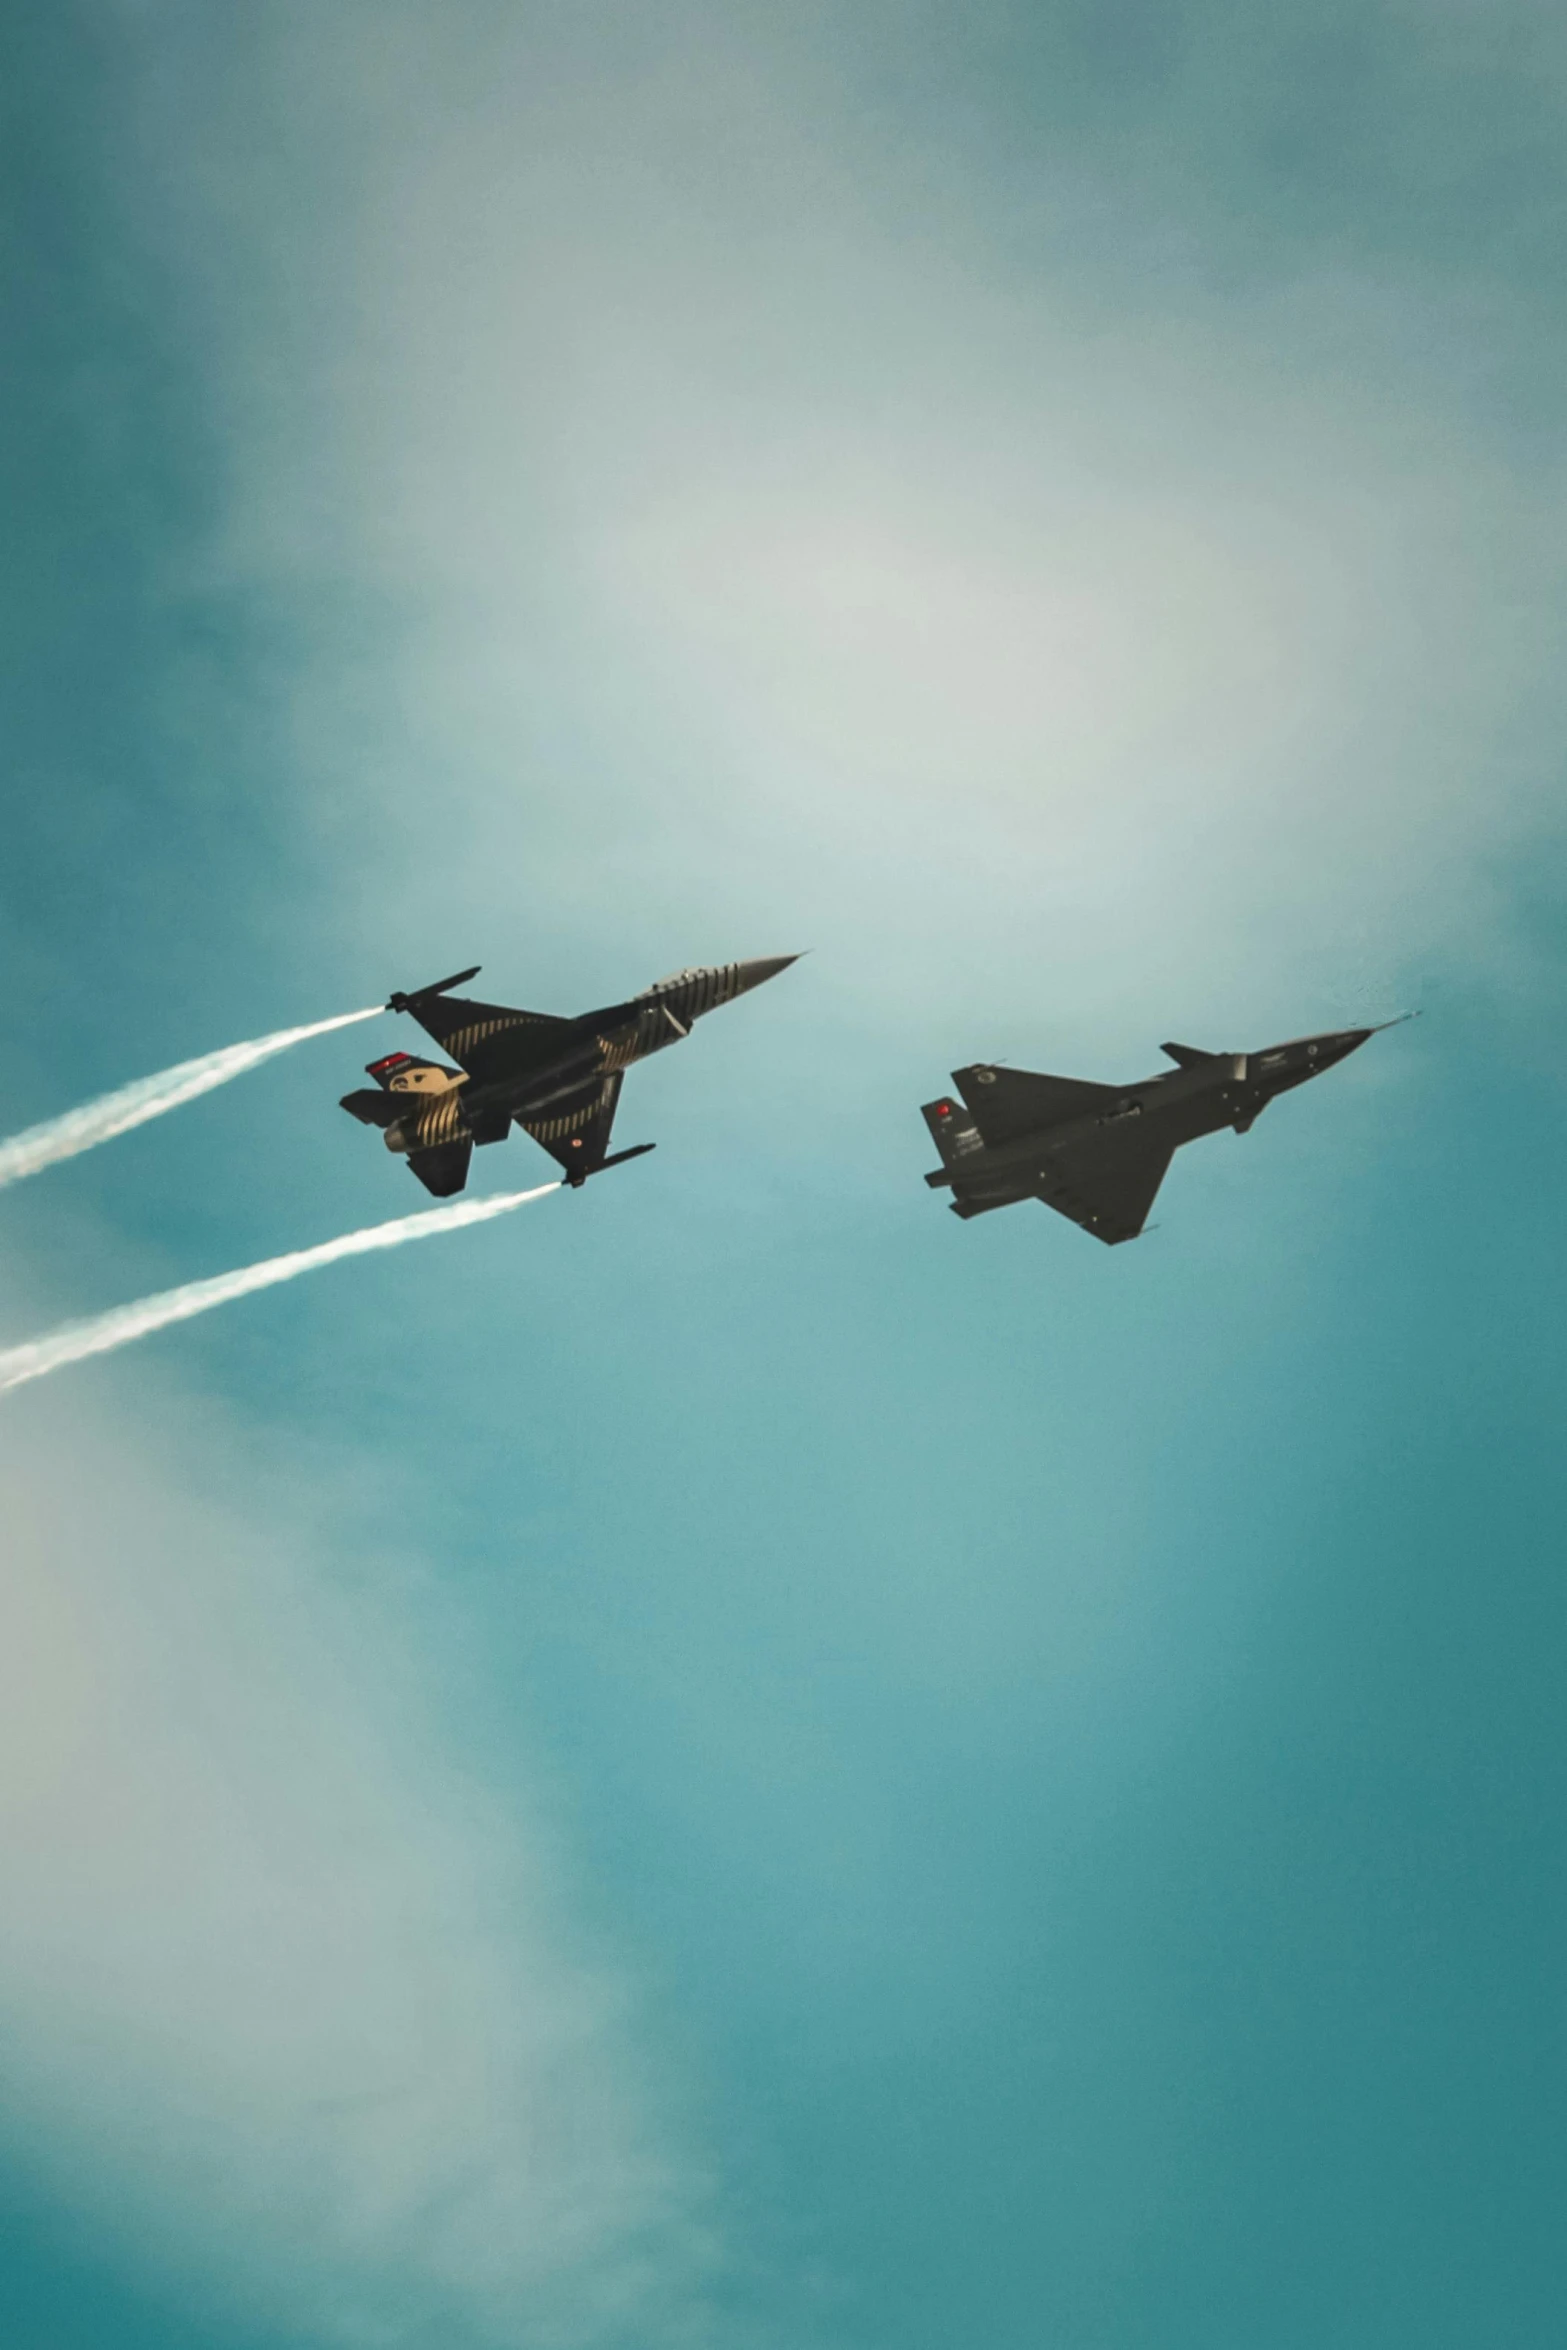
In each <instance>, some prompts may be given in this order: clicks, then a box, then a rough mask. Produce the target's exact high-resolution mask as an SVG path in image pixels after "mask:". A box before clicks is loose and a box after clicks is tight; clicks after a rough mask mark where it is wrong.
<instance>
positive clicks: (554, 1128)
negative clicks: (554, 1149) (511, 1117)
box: [522, 1102, 603, 1142]
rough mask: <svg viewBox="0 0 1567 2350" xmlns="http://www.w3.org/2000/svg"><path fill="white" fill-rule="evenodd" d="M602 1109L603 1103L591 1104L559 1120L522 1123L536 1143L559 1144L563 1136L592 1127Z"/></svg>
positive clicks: (538, 1120) (528, 1120) (527, 1119)
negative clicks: (585, 1127)
mask: <svg viewBox="0 0 1567 2350" xmlns="http://www.w3.org/2000/svg"><path fill="white" fill-rule="evenodd" d="M602 1108H603V1104H602V1102H589V1103H588V1104H587V1107H586V1108H585V1109H581V1110H569V1111H567V1112H566V1113H565V1114H564V1115H563V1116H561V1117H559V1118H524V1120H523V1121H522V1123H523V1125H524V1126H525V1127H526V1129H527V1131H528V1133H529V1134H531V1135H532V1137H533V1139H534V1141H535V1142H559V1141H560V1139H561V1137H562V1135H566V1134H576V1133H577V1132H578V1131H579V1130H580V1128H582V1127H584V1126H591V1125H592V1123H593V1121H594V1119H595V1118H596V1117H597V1116H598V1114H599V1111H600V1110H601V1109H602Z"/></svg>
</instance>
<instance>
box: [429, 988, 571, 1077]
mask: <svg viewBox="0 0 1567 2350" xmlns="http://www.w3.org/2000/svg"><path fill="white" fill-rule="evenodd" d="M408 1010H409V1012H410V1014H411V1015H412V1017H413V1018H414V1019H415V1020H417V1021H418V1023H419V1026H420V1027H421V1028H422V1029H423V1030H424V1032H425V1035H426V1036H433V1037H434V1039H435V1041H436V1043H437V1044H438V1045H440V1046H441V1047H442V1048H443V1050H444V1051H446V1052H448V1053H449V1054H450V1055H451V1057H452V1059H453V1060H454V1061H455V1062H456V1063H457V1066H458V1067H459V1069H465V1070H466V1071H467V1072H468V1075H469V1076H470V1077H471V1078H472V1079H473V1080H474V1082H475V1084H478V1085H488V1084H491V1083H492V1082H493V1081H494V1080H495V1079H497V1078H505V1077H513V1076H526V1074H527V1072H528V1071H529V1070H530V1069H535V1068H539V1067H541V1066H544V1065H546V1064H547V1063H549V1062H550V1061H552V1060H555V1059H556V1058H557V1057H558V1056H559V1055H560V1054H561V1053H562V1052H563V1051H564V1050H565V1049H566V1048H567V1046H568V1045H569V1043H570V1039H571V1033H572V1031H573V1029H575V1027H576V1026H577V1023H576V1021H574V1020H557V1019H556V1018H555V1017H554V1015H553V1014H552V1013H550V1012H523V1011H519V1010H518V1009H517V1008H516V1006H514V1005H512V1004H481V1003H476V1002H475V1001H474V1000H473V998H472V997H471V996H460V995H423V996H416V997H414V998H412V999H411V1000H410V1002H409V1004H408Z"/></svg>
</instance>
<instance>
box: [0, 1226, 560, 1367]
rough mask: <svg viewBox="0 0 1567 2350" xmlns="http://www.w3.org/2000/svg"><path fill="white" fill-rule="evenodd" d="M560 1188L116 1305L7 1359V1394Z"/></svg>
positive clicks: (369, 1233)
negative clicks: (259, 1293) (309, 1276)
mask: <svg viewBox="0 0 1567 2350" xmlns="http://www.w3.org/2000/svg"><path fill="white" fill-rule="evenodd" d="M559 1189H560V1186H559V1184H558V1183H541V1184H540V1185H539V1186H538V1187H537V1189H536V1190H533V1191H503V1192H502V1193H501V1194H500V1195H499V1196H498V1197H497V1198H494V1199H468V1200H459V1201H458V1202H457V1203H456V1205H455V1206H453V1207H449V1208H426V1209H425V1210H424V1211H423V1212H422V1213H421V1214H419V1215H417V1216H397V1217H394V1218H393V1220H392V1222H391V1223H390V1224H368V1225H366V1226H365V1228H364V1230H363V1231H362V1232H345V1233H343V1234H342V1235H341V1237H340V1238H339V1239H337V1240H323V1241H321V1242H319V1243H318V1244H317V1246H316V1247H315V1248H296V1249H294V1250H292V1251H291V1252H290V1253H289V1255H287V1256H286V1257H268V1258H267V1259H266V1261H265V1263H264V1264H260V1265H241V1266H240V1268H239V1270H238V1271H237V1272H235V1273H218V1274H215V1275H214V1276H213V1278H212V1279H211V1280H210V1281H187V1282H186V1283H185V1285H184V1287H183V1288H182V1289H164V1290H160V1291H159V1293H158V1295H157V1296H156V1297H143V1298H139V1299H138V1300H137V1301H136V1303H135V1304H134V1305H129V1306H114V1307H112V1308H111V1309H110V1311H109V1312H108V1313H107V1314H92V1315H90V1316H89V1317H88V1318H87V1319H86V1320H85V1321H81V1322H62V1323H61V1325H60V1327H59V1329H58V1330H51V1331H49V1332H48V1333H47V1334H46V1335H45V1336H44V1337H42V1338H31V1339H29V1340H28V1341H27V1343H26V1345H25V1346H13V1347H9V1348H7V1349H6V1350H5V1351H4V1352H3V1353H0V1389H3V1388H7V1387H20V1386H22V1385H23V1383H24V1382H25V1381H26V1380H28V1379H41V1378H43V1376H44V1374H45V1372H47V1371H58V1370H59V1369H60V1368H61V1366H62V1365H63V1364H65V1363H79V1362H80V1361H81V1360H82V1358H83V1356H85V1355H102V1354H109V1353H110V1352H111V1351H112V1350H113V1349H114V1348H115V1347H117V1346H129V1345H130V1342H131V1340H132V1339H133V1338H145V1337H146V1336H147V1334H148V1332H149V1331H152V1330H163V1329H166V1328H167V1326H168V1324H169V1323H170V1322H188V1321H189V1320H190V1318H191V1316H192V1315H193V1314H205V1313H207V1312H208V1311H209V1310H210V1309H211V1308H212V1307H213V1306H222V1305H227V1303H228V1301H229V1299H230V1298H231V1297H248V1296H249V1295H250V1292H251V1291H252V1290H253V1289H270V1288H271V1287H272V1286H273V1284H274V1283H275V1282H278V1281H292V1280H293V1279H294V1278H295V1276H296V1275H297V1274H300V1273H313V1272H314V1271H315V1269H316V1267H317V1265H335V1264H336V1263H337V1261H338V1258H339V1257H362V1256H365V1255H367V1254H368V1253H369V1251H370V1250H371V1249H376V1248H401V1247H402V1245H403V1243H404V1242H405V1241H408V1240H429V1239H431V1238H433V1236H434V1235H435V1234H436V1233H437V1232H458V1231H460V1230H461V1229H462V1227H463V1225H465V1224H487V1223H488V1222H489V1220H490V1218H491V1217H492V1216H504V1215H507V1214H509V1213H510V1211H511V1210H512V1209H513V1208H520V1207H522V1206H523V1205H524V1204H525V1203H526V1202H527V1201H528V1200H530V1199H543V1197H544V1195H545V1193H546V1192H550V1191H558V1190H559Z"/></svg>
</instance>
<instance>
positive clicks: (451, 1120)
mask: <svg viewBox="0 0 1567 2350" xmlns="http://www.w3.org/2000/svg"><path fill="white" fill-rule="evenodd" d="M466 1132H467V1124H466V1121H465V1120H464V1118H463V1114H462V1095H461V1094H460V1093H459V1092H458V1090H457V1088H456V1086H455V1085H454V1086H453V1087H452V1089H451V1091H450V1093H444V1094H442V1095H441V1096H440V1097H439V1099H438V1100H436V1101H433V1102H432V1103H431V1104H430V1107H429V1108H428V1109H427V1110H421V1112H420V1113H419V1122H418V1124H417V1126H416V1127H415V1128H414V1136H415V1148H416V1149H418V1150H422V1151H425V1150H430V1149H432V1148H433V1147H434V1146H435V1145H436V1144H437V1143H442V1142H455V1141H456V1140H457V1137H458V1135H459V1134H465V1133H466Z"/></svg>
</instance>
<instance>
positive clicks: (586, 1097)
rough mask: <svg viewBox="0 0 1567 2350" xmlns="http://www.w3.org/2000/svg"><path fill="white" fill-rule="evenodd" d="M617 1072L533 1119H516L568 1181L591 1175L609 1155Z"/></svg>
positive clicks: (618, 1080) (593, 1080) (592, 1082)
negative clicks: (554, 1162) (561, 1168)
mask: <svg viewBox="0 0 1567 2350" xmlns="http://www.w3.org/2000/svg"><path fill="white" fill-rule="evenodd" d="M620 1083H621V1072H620V1071H619V1070H618V1069H615V1070H612V1071H611V1072H610V1074H609V1076H607V1077H593V1078H590V1079H589V1081H588V1083H587V1084H586V1085H582V1086H579V1087H578V1089H577V1091H576V1092H575V1093H569V1094H564V1095H562V1097H561V1099H560V1100H559V1101H557V1102H551V1103H550V1104H549V1106H548V1107H547V1108H546V1109H543V1110H540V1111H539V1113H538V1115H537V1116H536V1117H531V1118H519V1119H518V1121H517V1123H518V1125H519V1126H520V1127H521V1128H522V1129H523V1132H524V1133H525V1134H531V1135H532V1137H533V1139H534V1141H535V1142H536V1143H539V1144H540V1145H541V1146H542V1147H543V1149H545V1150H547V1151H548V1152H549V1154H550V1157H551V1158H552V1159H555V1160H558V1161H559V1163H560V1165H561V1166H562V1167H564V1168H565V1170H566V1175H567V1178H568V1180H571V1179H574V1178H576V1177H577V1176H582V1175H591V1174H592V1173H593V1172H594V1170H595V1168H598V1167H601V1166H602V1165H603V1164H604V1160H605V1157H606V1155H607V1154H608V1151H609V1134H610V1128H611V1127H612V1126H613V1125H614V1123H615V1110H616V1106H617V1104H618V1103H619V1100H620Z"/></svg>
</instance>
